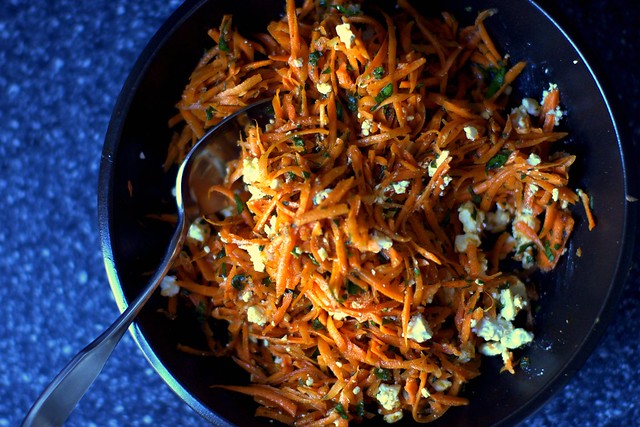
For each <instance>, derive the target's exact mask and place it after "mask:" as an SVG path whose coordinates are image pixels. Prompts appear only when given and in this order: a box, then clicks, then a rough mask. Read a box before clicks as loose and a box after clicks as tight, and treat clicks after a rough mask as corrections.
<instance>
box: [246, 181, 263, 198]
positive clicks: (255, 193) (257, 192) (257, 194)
mask: <svg viewBox="0 0 640 427" xmlns="http://www.w3.org/2000/svg"><path fill="white" fill-rule="evenodd" d="M247 190H249V193H251V198H250V199H249V200H259V199H263V198H265V197H267V196H268V195H267V193H265V192H264V191H262V190H261V189H259V188H258V187H256V186H255V185H251V184H247Z"/></svg>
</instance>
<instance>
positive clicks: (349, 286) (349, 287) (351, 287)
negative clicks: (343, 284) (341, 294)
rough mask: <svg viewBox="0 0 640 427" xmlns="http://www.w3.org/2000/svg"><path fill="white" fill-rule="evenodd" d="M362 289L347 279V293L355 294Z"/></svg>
mask: <svg viewBox="0 0 640 427" xmlns="http://www.w3.org/2000/svg"><path fill="white" fill-rule="evenodd" d="M362 292H363V290H362V288H361V287H360V286H358V285H356V284H355V283H353V282H352V281H351V280H347V293H348V294H349V295H357V294H360V293H362Z"/></svg>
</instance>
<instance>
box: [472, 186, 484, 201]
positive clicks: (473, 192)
mask: <svg viewBox="0 0 640 427" xmlns="http://www.w3.org/2000/svg"><path fill="white" fill-rule="evenodd" d="M469 193H470V194H471V201H472V202H473V203H475V204H479V203H480V202H482V196H480V195H479V194H476V192H475V191H473V187H472V186H471V185H470V186H469Z"/></svg>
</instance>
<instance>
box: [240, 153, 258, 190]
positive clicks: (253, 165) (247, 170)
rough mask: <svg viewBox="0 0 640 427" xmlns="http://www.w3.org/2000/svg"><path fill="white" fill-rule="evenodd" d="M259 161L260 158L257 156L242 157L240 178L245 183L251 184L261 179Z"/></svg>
mask: <svg viewBox="0 0 640 427" xmlns="http://www.w3.org/2000/svg"><path fill="white" fill-rule="evenodd" d="M259 163H260V160H259V159H258V158H257V157H251V158H244V159H242V180H243V181H244V182H245V183H246V184H253V183H254V182H260V181H261V180H262V175H261V174H260V167H259Z"/></svg>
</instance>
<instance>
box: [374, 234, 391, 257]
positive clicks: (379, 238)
mask: <svg viewBox="0 0 640 427" xmlns="http://www.w3.org/2000/svg"><path fill="white" fill-rule="evenodd" d="M372 239H373V240H374V241H375V242H376V243H377V244H378V248H379V249H378V252H380V251H381V250H382V249H391V246H393V240H391V238H389V236H387V235H386V234H382V233H378V232H377V231H374V232H373V235H372Z"/></svg>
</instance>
